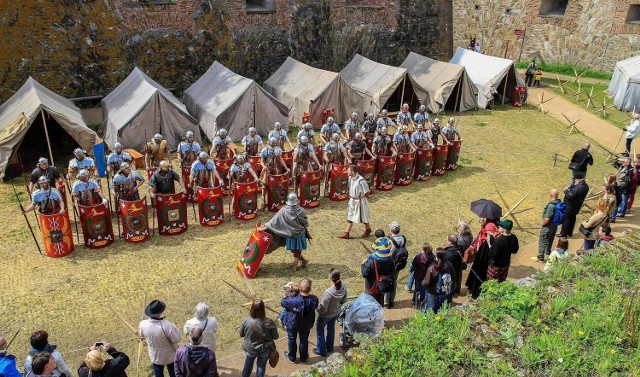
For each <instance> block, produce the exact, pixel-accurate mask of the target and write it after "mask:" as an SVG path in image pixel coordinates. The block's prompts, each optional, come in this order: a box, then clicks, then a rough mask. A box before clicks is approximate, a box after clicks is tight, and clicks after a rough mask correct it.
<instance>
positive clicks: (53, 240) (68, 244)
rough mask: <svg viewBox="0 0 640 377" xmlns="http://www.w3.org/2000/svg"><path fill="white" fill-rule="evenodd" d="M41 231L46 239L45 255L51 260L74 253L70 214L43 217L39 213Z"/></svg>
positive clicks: (65, 212) (66, 212)
mask: <svg viewBox="0 0 640 377" xmlns="http://www.w3.org/2000/svg"><path fill="white" fill-rule="evenodd" d="M38 221H39V222H40V231H41V232H42V238H43V239H44V250H45V254H47V256H48V257H51V258H60V257H64V256H65V255H69V254H71V253H72V252H73V247H74V246H73V234H72V233H71V222H70V221H69V212H68V211H66V210H65V211H64V213H63V214H58V213H56V214H54V215H43V214H42V213H38Z"/></svg>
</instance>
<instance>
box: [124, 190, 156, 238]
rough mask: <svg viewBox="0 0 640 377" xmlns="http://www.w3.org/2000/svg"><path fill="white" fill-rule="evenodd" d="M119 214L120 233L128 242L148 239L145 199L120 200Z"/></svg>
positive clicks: (147, 216) (147, 217)
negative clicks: (120, 222) (120, 221)
mask: <svg viewBox="0 0 640 377" xmlns="http://www.w3.org/2000/svg"><path fill="white" fill-rule="evenodd" d="M119 208H120V216H121V217H122V234H123V236H124V240H125V241H127V242H130V243H140V242H144V241H146V240H148V239H149V215H148V209H147V199H146V198H142V199H140V200H135V201H126V200H120V202H119Z"/></svg>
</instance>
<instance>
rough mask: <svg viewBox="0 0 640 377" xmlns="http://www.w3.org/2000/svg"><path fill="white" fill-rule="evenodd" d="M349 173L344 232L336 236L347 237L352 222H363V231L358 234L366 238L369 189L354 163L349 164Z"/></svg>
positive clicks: (368, 230) (368, 232) (367, 232)
mask: <svg viewBox="0 0 640 377" xmlns="http://www.w3.org/2000/svg"><path fill="white" fill-rule="evenodd" d="M347 172H348V174H349V206H348V208H347V226H346V227H345V230H344V233H342V234H341V235H339V236H338V238H343V239H346V240H348V239H349V232H351V228H352V227H353V224H354V223H357V224H364V226H365V231H364V233H363V234H362V236H360V237H361V238H366V237H368V236H369V235H370V234H371V226H370V225H369V220H370V219H371V216H370V214H369V199H368V198H369V196H370V190H369V185H368V184H367V180H366V179H364V178H363V177H362V176H361V175H360V174H358V172H357V171H356V167H355V165H350V166H349V168H348V170H347Z"/></svg>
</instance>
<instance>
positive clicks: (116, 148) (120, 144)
mask: <svg viewBox="0 0 640 377" xmlns="http://www.w3.org/2000/svg"><path fill="white" fill-rule="evenodd" d="M113 149H115V150H118V149H122V143H118V142H116V143H115V144H113Z"/></svg>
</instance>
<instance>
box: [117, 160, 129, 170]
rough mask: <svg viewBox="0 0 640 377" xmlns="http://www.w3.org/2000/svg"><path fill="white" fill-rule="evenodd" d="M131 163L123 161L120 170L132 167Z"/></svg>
mask: <svg viewBox="0 0 640 377" xmlns="http://www.w3.org/2000/svg"><path fill="white" fill-rule="evenodd" d="M130 168H131V165H129V163H128V162H123V163H121V164H120V170H124V169H130Z"/></svg>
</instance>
